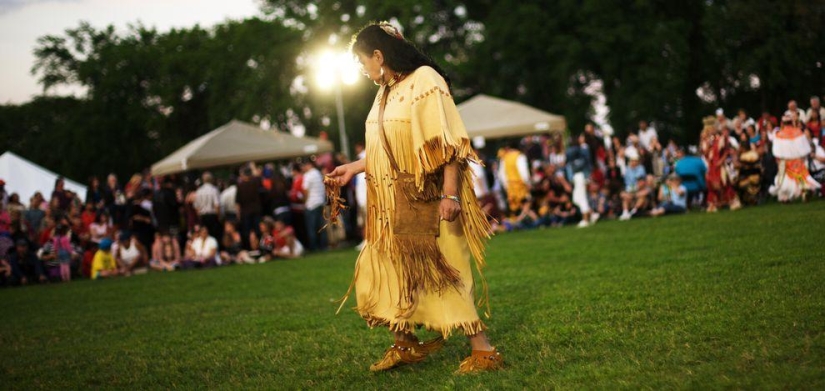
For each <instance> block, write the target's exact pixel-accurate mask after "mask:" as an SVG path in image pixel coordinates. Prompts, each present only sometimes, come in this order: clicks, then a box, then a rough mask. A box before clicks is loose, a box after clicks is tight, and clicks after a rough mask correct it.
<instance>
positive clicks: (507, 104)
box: [458, 94, 567, 139]
mask: <svg viewBox="0 0 825 391" xmlns="http://www.w3.org/2000/svg"><path fill="white" fill-rule="evenodd" d="M458 110H459V113H460V114H461V119H462V120H463V121H464V126H465V127H466V128H467V133H468V134H469V136H470V138H475V137H484V138H489V139H494V138H503V137H515V136H526V135H530V134H536V133H552V132H562V131H564V130H565V128H567V122H566V121H565V119H564V117H563V116H560V115H556V114H551V113H548V112H545V111H542V110H539V109H536V108H533V107H530V106H527V105H525V104H522V103H518V102H513V101H509V100H504V99H500V98H494V97H492V96H488V95H484V94H479V95H476V96H474V97H473V98H471V99H470V100H467V101H466V102H463V103H461V104H460V105H458Z"/></svg>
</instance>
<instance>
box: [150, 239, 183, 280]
mask: <svg viewBox="0 0 825 391" xmlns="http://www.w3.org/2000/svg"><path fill="white" fill-rule="evenodd" d="M180 262H181V253H180V245H179V244H178V241H177V240H174V239H173V238H172V234H170V233H169V231H164V232H160V233H158V234H157V235H155V243H153V244H152V259H151V260H150V261H149V267H151V268H152V270H157V271H169V272H171V271H174V270H176V269H178V268H179V267H180Z"/></svg>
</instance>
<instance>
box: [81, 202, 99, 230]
mask: <svg viewBox="0 0 825 391" xmlns="http://www.w3.org/2000/svg"><path fill="white" fill-rule="evenodd" d="M80 220H81V222H82V223H83V227H85V228H86V229H87V230H88V229H89V226H90V225H92V223H94V222H95V221H97V212H95V205H94V204H93V203H91V202H87V203H86V205H85V206H84V207H83V213H81V214H80Z"/></svg>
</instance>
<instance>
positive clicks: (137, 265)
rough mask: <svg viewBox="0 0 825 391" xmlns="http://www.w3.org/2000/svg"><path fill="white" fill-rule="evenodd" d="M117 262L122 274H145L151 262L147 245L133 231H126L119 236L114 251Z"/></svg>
mask: <svg viewBox="0 0 825 391" xmlns="http://www.w3.org/2000/svg"><path fill="white" fill-rule="evenodd" d="M112 252H113V253H114V257H115V262H117V264H118V267H119V268H120V274H121V275H124V276H130V275H132V274H143V273H145V272H146V266H147V265H148V264H149V256H148V254H147V253H146V247H143V244H141V243H140V241H138V240H137V238H135V236H134V235H132V233H131V232H128V231H124V232H121V233H120V236H118V242H117V247H116V248H114V250H113V251H112Z"/></svg>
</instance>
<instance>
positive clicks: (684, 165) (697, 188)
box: [673, 148, 708, 201]
mask: <svg viewBox="0 0 825 391" xmlns="http://www.w3.org/2000/svg"><path fill="white" fill-rule="evenodd" d="M673 170H674V172H675V173H676V175H678V176H679V178H681V180H682V185H683V186H684V187H685V189H687V192H688V201H690V200H692V199H693V198H695V197H697V196H699V195H700V194H702V193H703V192H704V191H705V190H706V189H707V185H706V184H705V174H706V173H707V170H708V168H707V165H705V162H704V161H703V160H702V158H700V157H698V156H694V155H686V154H685V150H684V149H683V148H679V149H677V150H676V164H675V166H674V168H673Z"/></svg>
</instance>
